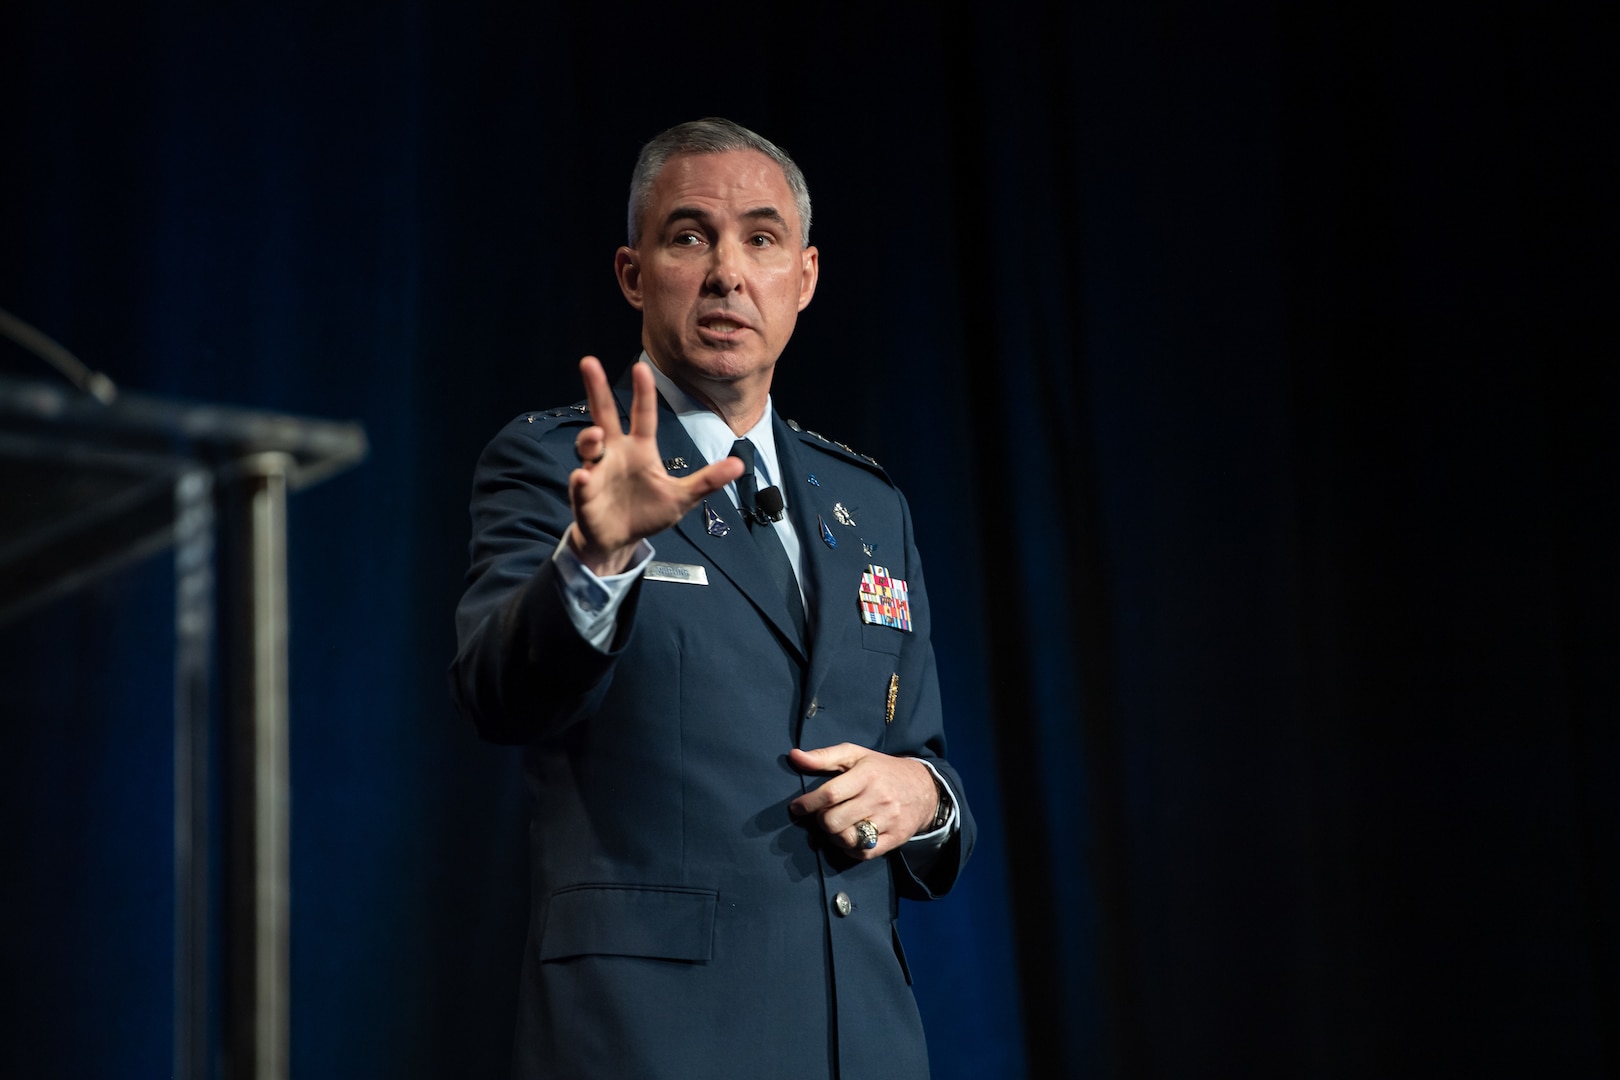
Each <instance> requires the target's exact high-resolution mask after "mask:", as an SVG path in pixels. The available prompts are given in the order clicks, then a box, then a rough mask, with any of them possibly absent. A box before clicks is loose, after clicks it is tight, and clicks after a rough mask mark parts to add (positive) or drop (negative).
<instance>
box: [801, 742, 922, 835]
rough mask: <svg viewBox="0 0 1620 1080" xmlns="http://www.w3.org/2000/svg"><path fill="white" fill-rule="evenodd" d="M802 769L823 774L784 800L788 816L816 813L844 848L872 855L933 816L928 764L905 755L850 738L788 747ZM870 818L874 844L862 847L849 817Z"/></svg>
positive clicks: (911, 833) (919, 826)
mask: <svg viewBox="0 0 1620 1080" xmlns="http://www.w3.org/2000/svg"><path fill="white" fill-rule="evenodd" d="M788 761H789V762H790V763H791V764H792V765H793V767H794V768H795V769H798V770H799V771H800V772H802V773H817V774H822V775H827V776H828V779H827V780H826V781H825V782H824V783H823V784H822V785H821V786H820V787H818V788H816V789H815V790H814V791H807V792H805V793H804V794H803V795H800V796H799V797H798V798H797V799H794V800H793V802H792V803H790V804H789V805H788V810H789V811H790V812H791V813H792V814H793V816H794V817H796V818H797V817H805V816H811V817H814V818H816V819H817V820H818V821H819V822H820V824H821V827H822V828H823V829H826V830H827V832H828V833H830V834H831V835H833V836H835V837H837V838H838V839H839V840H840V841H841V842H842V843H843V844H844V846H845V847H847V848H849V850H850V854H852V855H854V856H855V857H857V858H861V859H875V858H878V857H879V856H882V855H886V854H888V853H889V852H890V851H893V850H894V849H895V848H897V847H899V846H900V845H901V844H904V843H905V842H906V841H907V840H910V839H911V838H912V837H913V836H916V835H917V834H918V833H919V832H921V831H923V829H924V828H925V827H926V826H927V825H928V824H929V823H931V822H932V821H933V820H934V812H935V810H936V809H937V808H938V807H939V790H938V788H936V787H935V786H934V774H933V773H932V772H930V771H929V769H928V766H926V765H924V764H923V763H922V762H920V761H918V760H917V759H916V758H910V757H891V756H889V755H888V754H880V753H878V752H877V751H876V750H869V749H867V748H866V747H864V746H857V745H855V744H854V743H839V744H838V745H837V746H827V747H823V748H821V749H820V750H800V749H797V748H795V749H793V750H790V751H788ZM863 820H864V821H870V822H871V823H872V824H873V825H874V826H875V827H876V828H877V831H878V842H877V846H876V847H874V848H868V849H862V848H861V846H860V838H859V836H858V835H857V833H856V829H855V823H856V822H858V821H863Z"/></svg>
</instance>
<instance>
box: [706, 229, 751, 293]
mask: <svg viewBox="0 0 1620 1080" xmlns="http://www.w3.org/2000/svg"><path fill="white" fill-rule="evenodd" d="M709 250H710V254H709V267H708V273H707V274H705V275H704V278H703V287H704V288H705V289H706V290H707V291H708V292H709V293H710V294H712V295H714V296H725V295H727V294H729V293H734V292H739V291H741V289H742V281H743V277H742V252H741V251H740V250H739V248H738V245H737V244H736V243H735V242H733V241H730V240H724V239H722V240H718V241H716V242H715V243H714V245H713V246H712V247H711V248H710V249H709Z"/></svg>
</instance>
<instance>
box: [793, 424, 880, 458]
mask: <svg viewBox="0 0 1620 1080" xmlns="http://www.w3.org/2000/svg"><path fill="white" fill-rule="evenodd" d="M787 426H788V427H790V428H792V429H793V430H794V431H797V432H798V433H799V434H801V435H808V436H810V437H811V438H812V439H815V440H816V441H817V442H819V443H821V444H822V445H823V446H828V447H833V446H836V447H837V448H838V449H840V450H842V451H843V452H844V453H846V454H848V455H849V456H850V457H852V458H855V459H856V460H858V461H864V462H866V463H867V464H868V465H871V466H873V467H875V468H877V469H879V470H881V469H882V468H883V466H882V465H879V464H878V460H877V458H875V457H872V456H871V455H870V454H863V453H861V452H860V451H859V450H857V449H855V448H854V447H853V446H851V445H849V444H848V443H841V442H837V441H835V440H833V439H829V438H827V436H825V435H823V434H821V433H820V432H819V431H811V430H810V429H809V428H805V427H800V426H799V423H798V421H797V420H789V421H787Z"/></svg>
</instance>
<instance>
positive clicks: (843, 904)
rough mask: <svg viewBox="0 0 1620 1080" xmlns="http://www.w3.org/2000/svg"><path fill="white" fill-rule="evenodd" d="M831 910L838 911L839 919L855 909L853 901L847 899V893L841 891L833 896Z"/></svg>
mask: <svg viewBox="0 0 1620 1080" xmlns="http://www.w3.org/2000/svg"><path fill="white" fill-rule="evenodd" d="M833 910H834V911H836V912H838V917H839V918H840V919H842V918H843V917H844V916H846V915H848V914H849V913H850V912H852V911H854V910H855V905H854V903H852V902H851V901H850V899H849V893H847V892H841V893H839V894H838V895H837V896H835V897H833Z"/></svg>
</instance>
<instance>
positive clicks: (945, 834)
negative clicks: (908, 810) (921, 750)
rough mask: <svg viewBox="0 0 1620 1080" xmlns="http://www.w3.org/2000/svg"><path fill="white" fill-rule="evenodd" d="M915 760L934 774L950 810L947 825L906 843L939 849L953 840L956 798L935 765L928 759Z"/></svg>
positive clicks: (946, 815)
mask: <svg viewBox="0 0 1620 1080" xmlns="http://www.w3.org/2000/svg"><path fill="white" fill-rule="evenodd" d="M913 760H915V761H920V762H922V763H923V765H924V766H926V767H927V769H928V771H929V772H931V773H933V774H934V783H936V784H938V785H939V790H941V791H943V792H944V793H945V802H946V803H948V804H949V808H948V809H947V811H946V813H945V824H943V825H941V826H940V827H939V828H937V829H935V830H933V831H932V832H925V833H918V834H917V835H916V836H913V837H912V838H911V839H910V840H908V841H906V843H908V844H918V843H922V844H931V845H933V846H934V847H938V846H940V845H941V844H943V843H945V841H947V840H949V839H950V838H951V834H952V833H953V832H955V831H956V796H954V795H952V794H951V785H949V784H947V783H946V782H945V778H944V777H943V776H941V775H940V774H939V770H938V769H936V768H934V766H933V764H932V763H931V762H929V760H928V759H927V758H914V759H913Z"/></svg>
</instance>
